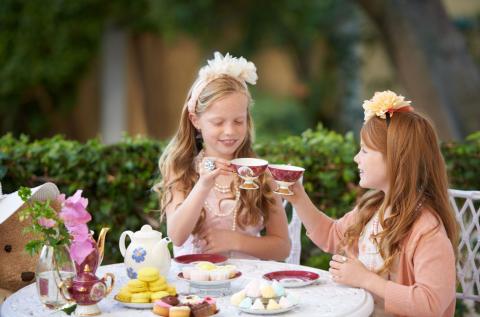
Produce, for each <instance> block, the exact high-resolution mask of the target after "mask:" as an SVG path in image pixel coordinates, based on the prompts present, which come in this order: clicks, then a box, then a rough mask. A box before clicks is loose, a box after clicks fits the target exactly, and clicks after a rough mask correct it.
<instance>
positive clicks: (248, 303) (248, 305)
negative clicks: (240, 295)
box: [238, 297, 252, 309]
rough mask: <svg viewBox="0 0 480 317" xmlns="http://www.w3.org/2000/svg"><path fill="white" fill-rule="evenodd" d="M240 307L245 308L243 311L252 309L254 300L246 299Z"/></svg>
mask: <svg viewBox="0 0 480 317" xmlns="http://www.w3.org/2000/svg"><path fill="white" fill-rule="evenodd" d="M238 307H240V308H243V309H250V308H252V299H251V298H250V297H245V298H244V299H243V300H242V301H241V302H240V305H238Z"/></svg>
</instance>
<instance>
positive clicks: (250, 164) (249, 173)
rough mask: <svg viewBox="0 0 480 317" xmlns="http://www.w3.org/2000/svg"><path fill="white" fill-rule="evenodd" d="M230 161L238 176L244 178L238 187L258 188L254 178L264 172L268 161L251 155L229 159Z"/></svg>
mask: <svg viewBox="0 0 480 317" xmlns="http://www.w3.org/2000/svg"><path fill="white" fill-rule="evenodd" d="M230 163H231V164H232V166H233V167H234V168H235V170H236V171H237V174H238V176H240V177H241V178H242V179H243V180H244V182H243V184H241V185H240V188H242V189H258V185H257V184H256V183H255V182H254V180H256V179H257V178H258V176H260V175H262V173H263V172H265V170H266V169H267V166H268V161H265V160H262V159H258V158H252V157H242V158H237V159H234V160H231V161H230Z"/></svg>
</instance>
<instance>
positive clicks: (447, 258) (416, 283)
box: [307, 208, 456, 317]
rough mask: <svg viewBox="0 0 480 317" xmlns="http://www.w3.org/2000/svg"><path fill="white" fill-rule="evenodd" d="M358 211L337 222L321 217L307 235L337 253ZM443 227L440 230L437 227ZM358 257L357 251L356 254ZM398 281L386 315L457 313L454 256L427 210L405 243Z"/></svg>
mask: <svg viewBox="0 0 480 317" xmlns="http://www.w3.org/2000/svg"><path fill="white" fill-rule="evenodd" d="M356 215H357V210H356V209H354V210H353V211H351V212H349V213H347V214H346V215H345V216H343V217H342V218H341V219H338V220H336V221H334V220H333V219H331V218H328V217H327V216H323V217H320V221H319V223H317V224H316V226H309V227H310V228H312V227H313V228H314V229H313V231H311V232H307V235H308V236H309V237H310V239H312V241H313V242H314V243H315V244H316V245H317V246H318V247H319V248H321V249H322V250H324V251H325V252H329V253H337V252H338V247H339V243H340V240H341V239H342V237H343V235H344V233H345V231H346V229H347V228H348V227H349V226H350V225H351V224H352V223H353V222H354V221H355V218H356ZM439 225H440V227H438V226H439ZM355 252H356V254H358V249H357V250H355ZM396 263H398V266H397V267H396V268H394V273H395V274H396V279H395V281H388V282H387V286H386V288H385V312H386V313H390V314H394V315H396V316H435V317H437V316H443V317H445V316H453V315H454V312H455V300H456V299H455V283H456V275H455V254H454V250H453V247H452V244H451V243H450V240H449V239H448V237H447V234H446V231H445V228H444V226H443V224H441V221H440V220H439V218H438V217H437V216H436V215H435V214H434V213H432V212H431V211H429V210H428V209H426V208H423V209H422V214H421V215H420V217H419V218H418V219H417V221H416V222H415V224H414V225H413V228H412V230H411V233H410V234H409V235H408V236H407V238H406V239H405V241H404V243H403V247H402V250H401V253H400V255H399V259H398V261H396Z"/></svg>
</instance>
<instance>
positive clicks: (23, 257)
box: [0, 183, 59, 306]
mask: <svg viewBox="0 0 480 317" xmlns="http://www.w3.org/2000/svg"><path fill="white" fill-rule="evenodd" d="M58 195H59V191H58V188H57V186H56V185H55V184H53V183H45V184H43V185H41V186H38V187H35V188H32V196H31V198H30V200H31V201H33V200H40V201H45V200H47V199H50V200H52V201H53V200H54V199H55V198H56V197H57V196H58ZM23 206H24V202H23V201H22V200H21V199H20V197H19V196H18V192H15V193H12V194H8V195H3V194H2V190H1V183H0V306H1V304H2V303H3V301H4V300H5V299H6V297H7V296H8V295H10V294H11V293H13V292H15V291H17V290H19V289H20V288H22V287H24V286H26V285H28V284H30V283H32V282H34V281H35V266H36V264H37V261H38V255H36V256H30V255H29V254H28V253H27V252H26V251H25V244H26V243H27V242H28V241H29V240H31V239H32V238H33V237H32V235H30V234H24V233H23V228H25V227H26V226H28V225H29V224H31V222H29V221H30V220H28V219H27V220H24V221H22V222H20V220H19V213H18V212H19V211H20V210H21V209H22V207H23ZM55 209H56V208H55Z"/></svg>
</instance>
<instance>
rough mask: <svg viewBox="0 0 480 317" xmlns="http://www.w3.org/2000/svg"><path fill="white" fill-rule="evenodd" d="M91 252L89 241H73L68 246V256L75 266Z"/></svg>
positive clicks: (91, 246) (91, 247)
mask: <svg viewBox="0 0 480 317" xmlns="http://www.w3.org/2000/svg"><path fill="white" fill-rule="evenodd" d="M93 250H94V248H93V245H92V242H91V241H90V239H87V240H85V241H78V240H73V241H72V243H71V244H70V256H71V257H72V259H73V260H74V261H75V262H76V263H77V264H81V263H82V262H83V261H84V260H85V258H86V257H87V256H88V255H89V254H90V253H91V252H92V251H93Z"/></svg>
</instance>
